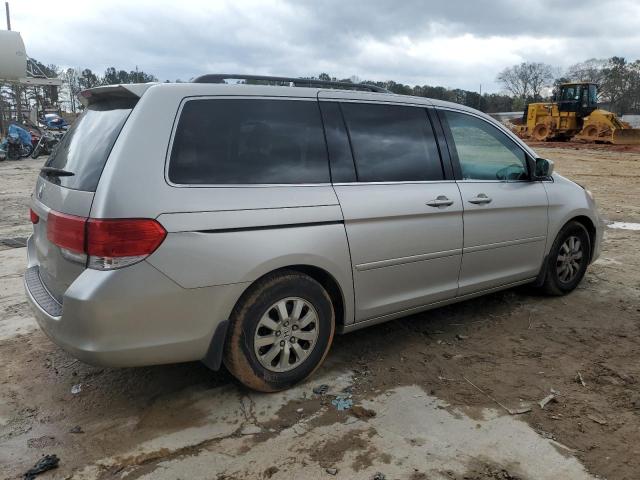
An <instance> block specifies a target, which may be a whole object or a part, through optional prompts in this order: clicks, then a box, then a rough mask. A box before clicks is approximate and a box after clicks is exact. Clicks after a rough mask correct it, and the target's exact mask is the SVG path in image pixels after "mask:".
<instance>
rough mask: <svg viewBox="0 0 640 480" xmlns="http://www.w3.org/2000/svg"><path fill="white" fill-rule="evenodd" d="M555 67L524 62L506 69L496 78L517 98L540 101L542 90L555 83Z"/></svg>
mask: <svg viewBox="0 0 640 480" xmlns="http://www.w3.org/2000/svg"><path fill="white" fill-rule="evenodd" d="M553 77H554V75H553V67H551V65H547V64H546V63H539V62H523V63H521V64H519V65H514V66H513V67H509V68H505V69H504V70H502V72H500V73H499V74H498V76H497V78H496V80H497V81H498V82H500V83H501V84H502V86H503V87H504V88H505V90H507V91H508V92H510V93H511V94H512V95H514V96H515V97H520V98H522V99H533V100H538V99H540V97H541V93H542V89H543V88H544V87H546V86H548V85H549V84H551V82H552V81H553Z"/></svg>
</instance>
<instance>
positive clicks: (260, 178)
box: [169, 99, 329, 184]
mask: <svg viewBox="0 0 640 480" xmlns="http://www.w3.org/2000/svg"><path fill="white" fill-rule="evenodd" d="M169 179H170V180H171V181H172V182H174V183H179V184H245V183H246V184H252V183H253V184H256V183H319V182H322V183H324V182H329V163H328V161H327V150H326V146H325V141H324V135H323V132H322V123H321V121H320V111H319V108H318V104H317V102H315V101H304V100H262V99H255V100H254V99H246V100H245V99H243V100H222V99H221V100H213V99H211V100H210V99H206V100H190V101H188V102H186V103H185V104H184V107H183V109H182V113H181V115H180V120H179V121H178V127H177V129H176V134H175V138H174V141H173V148H172V150H171V159H170V162H169Z"/></svg>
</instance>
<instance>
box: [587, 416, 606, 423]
mask: <svg viewBox="0 0 640 480" xmlns="http://www.w3.org/2000/svg"><path fill="white" fill-rule="evenodd" d="M587 418H588V419H589V420H591V421H592V422H596V423H597V424H599V425H606V424H607V421H606V420H605V419H604V418H602V417H599V416H597V415H587Z"/></svg>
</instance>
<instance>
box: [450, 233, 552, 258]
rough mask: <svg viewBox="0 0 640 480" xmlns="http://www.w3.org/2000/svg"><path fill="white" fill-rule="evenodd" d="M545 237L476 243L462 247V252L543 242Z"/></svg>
mask: <svg viewBox="0 0 640 480" xmlns="http://www.w3.org/2000/svg"><path fill="white" fill-rule="evenodd" d="M546 239H547V237H546V236H538V237H528V238H519V239H517V240H506V241H504V242H497V243H489V244H486V245H476V246H474V247H464V248H463V252H462V254H463V255H464V254H465V253H473V252H480V251H483V250H493V249H494V248H502V247H510V246H512V245H522V244H525V243H536V242H544V241H545V240H546Z"/></svg>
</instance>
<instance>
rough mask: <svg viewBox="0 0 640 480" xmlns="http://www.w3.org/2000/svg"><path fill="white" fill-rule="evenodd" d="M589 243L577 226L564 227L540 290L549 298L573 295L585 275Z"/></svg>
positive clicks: (571, 224)
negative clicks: (550, 296)
mask: <svg viewBox="0 0 640 480" xmlns="http://www.w3.org/2000/svg"><path fill="white" fill-rule="evenodd" d="M590 255H591V240H590V238H589V233H588V232H587V229H586V228H585V227H584V226H583V225H582V224H581V223H579V222H569V223H567V224H566V225H565V226H564V227H563V228H562V230H560V233H558V236H557V237H556V240H555V241H554V243H553V246H552V247H551V251H550V252H549V257H548V259H547V270H546V274H545V279H544V283H543V284H542V289H543V290H544V292H545V293H547V294H548V295H566V294H567V293H569V292H571V291H573V290H574V289H575V288H576V287H577V286H578V284H579V283H580V281H581V280H582V278H583V277H584V274H585V272H586V271H587V266H588V265H589V260H590Z"/></svg>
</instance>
